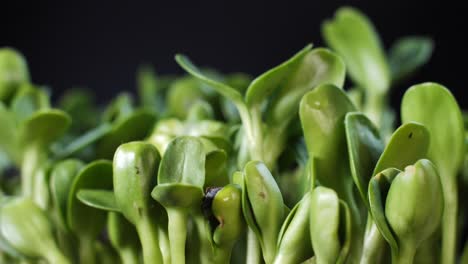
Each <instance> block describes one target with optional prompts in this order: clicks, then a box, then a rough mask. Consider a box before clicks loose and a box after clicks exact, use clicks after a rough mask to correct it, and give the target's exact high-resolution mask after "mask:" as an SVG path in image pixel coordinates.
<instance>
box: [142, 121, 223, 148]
mask: <svg viewBox="0 0 468 264" xmlns="http://www.w3.org/2000/svg"><path fill="white" fill-rule="evenodd" d="M228 132H229V131H228V127H227V126H226V124H224V123H222V122H218V121H213V120H202V121H196V122H194V121H186V122H181V121H180V120H178V119H173V118H171V119H164V120H160V121H159V122H157V123H156V125H155V127H154V129H153V132H151V135H150V136H149V138H148V141H149V142H151V143H152V144H153V145H154V146H155V147H156V148H157V149H158V150H159V152H160V153H162V154H163V153H164V152H166V148H167V146H168V145H169V143H170V142H171V141H172V140H173V139H175V138H176V137H179V136H193V137H198V138H199V139H200V140H201V141H202V143H203V144H204V145H205V148H206V149H205V150H206V151H212V150H214V149H218V148H221V149H224V150H228V149H229V148H230V145H229V144H230V143H229V138H228V136H229V134H228Z"/></svg>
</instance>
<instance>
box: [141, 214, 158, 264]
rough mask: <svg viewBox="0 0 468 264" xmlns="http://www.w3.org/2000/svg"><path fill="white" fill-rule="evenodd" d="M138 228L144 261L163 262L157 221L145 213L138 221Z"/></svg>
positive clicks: (147, 262) (148, 263)
mask: <svg viewBox="0 0 468 264" xmlns="http://www.w3.org/2000/svg"><path fill="white" fill-rule="evenodd" d="M136 228H137V232H138V236H139V237H140V242H141V246H142V249H143V263H145V264H150V263H151V264H153V263H154V264H161V263H163V262H162V255H161V249H160V248H159V241H158V228H157V226H156V224H155V222H153V221H152V219H151V218H150V217H149V216H148V215H145V216H143V217H142V218H141V219H140V221H139V222H138V223H137V225H136Z"/></svg>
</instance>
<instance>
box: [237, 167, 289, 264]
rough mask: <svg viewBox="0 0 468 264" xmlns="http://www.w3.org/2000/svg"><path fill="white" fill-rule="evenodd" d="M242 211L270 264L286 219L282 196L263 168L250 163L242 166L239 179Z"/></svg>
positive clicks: (271, 177)
mask: <svg viewBox="0 0 468 264" xmlns="http://www.w3.org/2000/svg"><path fill="white" fill-rule="evenodd" d="M242 181H243V182H242V211H243V212H244V218H245V221H246V222H247V224H248V225H249V227H250V228H251V229H252V230H253V232H254V233H255V235H256V237H257V239H258V241H259V243H260V246H261V249H262V252H263V259H264V261H265V263H273V261H274V258H275V256H276V251H277V246H276V245H277V241H278V235H279V232H280V229H281V224H282V223H283V220H284V219H285V217H286V215H287V214H286V212H285V210H284V202H283V197H282V196H281V192H280V190H279V188H278V185H277V184H276V182H275V180H274V178H273V176H272V175H271V173H270V171H269V170H268V168H267V167H266V165H265V164H264V163H262V162H259V161H251V162H249V163H247V164H246V165H245V168H244V171H243V177H242Z"/></svg>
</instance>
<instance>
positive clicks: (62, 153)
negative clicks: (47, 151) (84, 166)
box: [55, 123, 112, 159]
mask: <svg viewBox="0 0 468 264" xmlns="http://www.w3.org/2000/svg"><path fill="white" fill-rule="evenodd" d="M111 130H112V126H111V125H110V124H108V123H104V124H102V125H100V126H98V127H95V128H93V129H91V130H89V131H88V132H86V133H84V134H82V135H81V136H80V137H78V138H76V139H74V140H73V141H71V142H70V143H69V144H67V145H66V146H65V147H64V148H63V149H60V150H59V151H58V152H57V153H56V154H55V158H56V159H64V158H67V157H69V156H71V155H73V154H75V153H76V152H78V151H80V150H82V149H84V148H86V147H87V146H89V145H91V144H92V143H94V142H96V141H97V140H99V139H101V138H102V137H103V136H105V135H107V134H108V133H109V132H110V131H111Z"/></svg>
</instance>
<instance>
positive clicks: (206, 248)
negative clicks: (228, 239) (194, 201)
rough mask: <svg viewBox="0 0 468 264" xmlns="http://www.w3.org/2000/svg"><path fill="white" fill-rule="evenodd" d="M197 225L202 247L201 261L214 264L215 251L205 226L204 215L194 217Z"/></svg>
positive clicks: (199, 242) (199, 243)
mask: <svg viewBox="0 0 468 264" xmlns="http://www.w3.org/2000/svg"><path fill="white" fill-rule="evenodd" d="M194 221H195V225H196V228H197V232H198V239H199V241H198V245H199V246H200V252H199V256H200V260H201V263H212V262H213V261H212V260H213V258H214V256H213V251H212V247H211V243H210V238H209V237H208V236H207V234H209V231H208V230H207V226H206V225H205V220H204V219H203V216H202V215H196V216H195V217H194Z"/></svg>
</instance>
